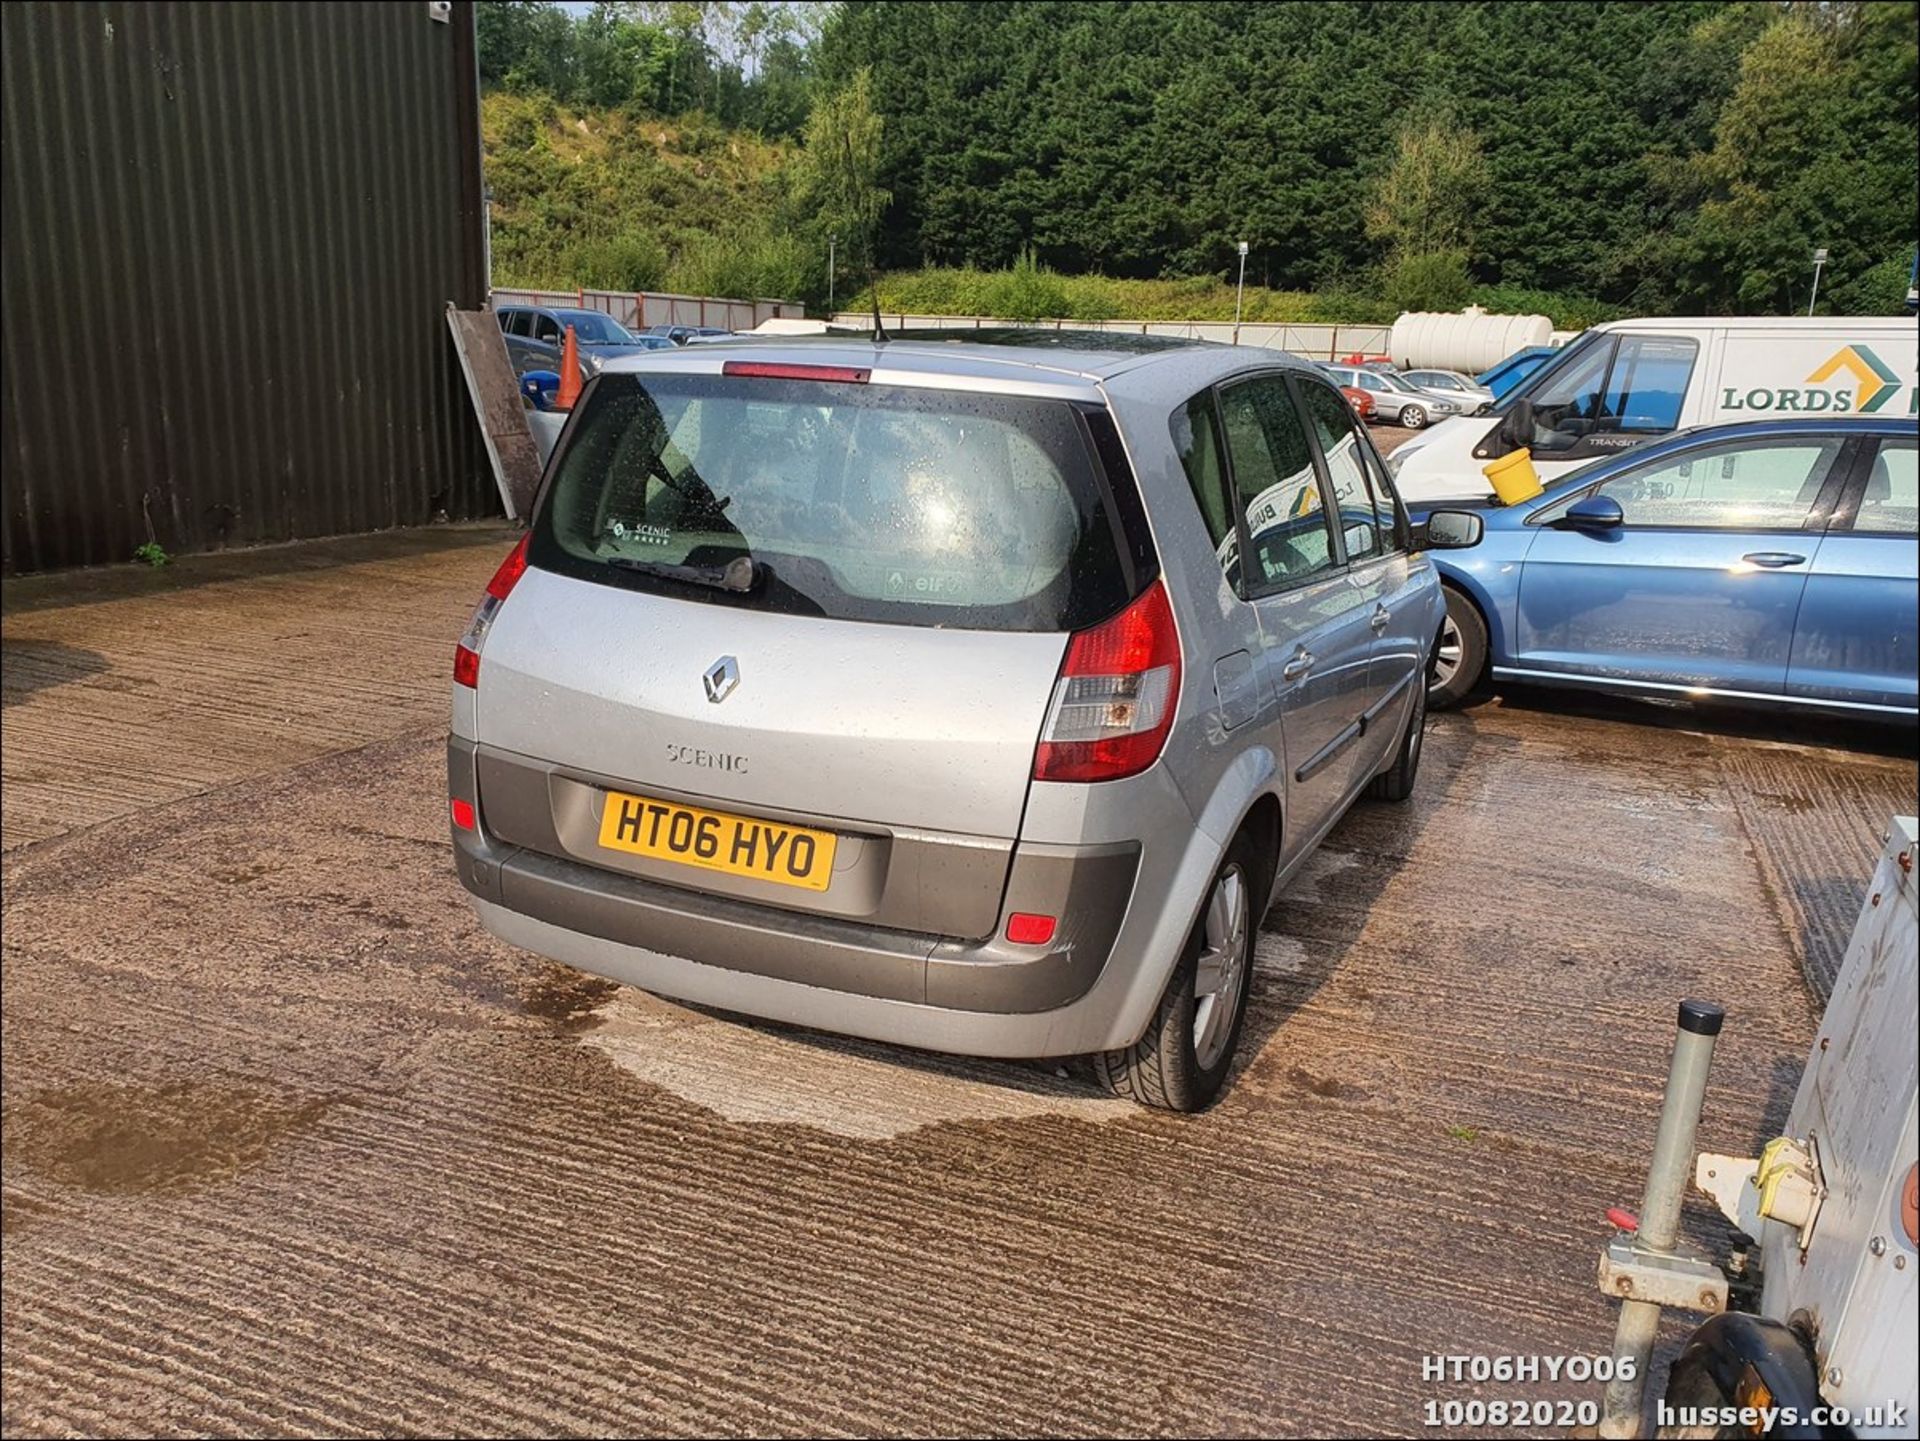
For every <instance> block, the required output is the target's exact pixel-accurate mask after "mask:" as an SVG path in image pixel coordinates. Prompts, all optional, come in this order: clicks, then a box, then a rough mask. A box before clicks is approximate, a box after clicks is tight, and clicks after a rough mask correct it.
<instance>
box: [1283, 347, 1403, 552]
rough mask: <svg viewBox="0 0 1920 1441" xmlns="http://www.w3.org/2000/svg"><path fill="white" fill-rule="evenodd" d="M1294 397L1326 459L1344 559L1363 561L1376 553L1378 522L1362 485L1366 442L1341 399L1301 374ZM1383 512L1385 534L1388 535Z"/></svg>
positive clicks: (1368, 492) (1366, 487) (1378, 547)
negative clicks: (1299, 401) (1303, 408)
mask: <svg viewBox="0 0 1920 1441" xmlns="http://www.w3.org/2000/svg"><path fill="white" fill-rule="evenodd" d="M1300 398H1301V399H1302V400H1303V401H1305V402H1306V407H1307V414H1308V415H1309V416H1311V417H1312V419H1313V429H1314V433H1315V434H1316V435H1317V436H1318V437H1319V439H1320V451H1321V453H1322V454H1323V455H1325V456H1326V458H1327V479H1328V481H1329V482H1331V484H1332V486H1333V504H1334V508H1335V509H1336V510H1337V511H1338V512H1339V516H1340V531H1341V534H1342V535H1343V536H1344V537H1345V539H1346V543H1347V559H1348V560H1354V561H1360V560H1367V559H1370V558H1371V557H1373V556H1375V555H1378V554H1380V552H1381V550H1382V546H1381V543H1380V523H1379V520H1378V519H1377V517H1376V513H1375V505H1374V498H1373V491H1372V489H1371V488H1370V487H1369V485H1368V483H1367V462H1366V442H1365V441H1364V440H1362V439H1361V438H1360V433H1359V432H1358V431H1356V430H1355V429H1354V427H1353V412H1352V411H1351V410H1350V409H1349V408H1348V407H1347V403H1346V401H1344V400H1342V399H1341V398H1340V397H1339V396H1337V395H1335V394H1334V393H1333V392H1332V391H1331V390H1329V389H1327V387H1326V386H1324V385H1321V384H1320V383H1319V382H1317V381H1312V380H1307V379H1305V378H1302V379H1301V381H1300ZM1392 526H1393V522H1392V518H1391V515H1390V514H1389V517H1388V520H1387V534H1388V535H1389V536H1391V535H1392V534H1393V529H1392Z"/></svg>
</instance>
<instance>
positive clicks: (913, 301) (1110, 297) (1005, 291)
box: [843, 260, 1622, 329]
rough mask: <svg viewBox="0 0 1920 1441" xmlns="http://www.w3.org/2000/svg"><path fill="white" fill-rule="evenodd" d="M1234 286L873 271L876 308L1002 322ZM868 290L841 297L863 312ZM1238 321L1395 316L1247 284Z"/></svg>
mask: <svg viewBox="0 0 1920 1441" xmlns="http://www.w3.org/2000/svg"><path fill="white" fill-rule="evenodd" d="M1233 300H1234V288H1233V286H1232V285H1230V284H1228V283H1227V282H1225V281H1223V280H1221V279H1220V278H1219V277H1217V276H1211V275H1200V276H1193V277H1190V278H1187V279H1182V280H1115V279H1112V278H1110V277H1107V276H1104V275H1061V274H1058V273H1056V272H1054V271H1052V270H1049V269H1048V268H1047V267H1046V266H1044V265H1037V264H1034V263H1032V262H1031V261H1027V260H1023V261H1022V262H1021V263H1019V264H1017V265H1015V266H1013V267H1012V268H1011V269H1008V270H973V269H965V268H938V267H931V268H927V269H922V270H901V271H893V272H890V273H888V274H886V275H883V276H881V277H880V305H881V308H882V309H883V310H888V311H899V312H903V313H905V314H909V315H994V316H1001V317H1004V318H1006V319H1009V320H1055V319H1065V320H1232V319H1233ZM1473 300H1474V303H1476V304H1478V305H1483V306H1485V307H1486V308H1487V309H1488V310H1491V311H1495V312H1498V313H1502V314H1529V315H1530V314H1540V315H1545V316H1547V317H1548V318H1549V319H1550V320H1552V321H1553V323H1554V324H1555V325H1556V326H1561V327H1565V328H1567V329H1584V328H1585V327H1587V326H1589V325H1597V324H1598V323H1600V322H1601V321H1603V320H1611V319H1614V318H1616V317H1617V316H1618V315H1620V314H1621V313H1622V312H1620V311H1619V310H1617V309H1615V308H1614V307H1612V306H1609V305H1604V304H1602V303H1601V302H1599V301H1595V300H1589V299H1586V298H1584V297H1581V296H1565V295H1554V294H1550V293H1547V292H1544V291H1530V290H1520V289H1516V288H1514V287H1510V286H1480V287H1477V288H1476V289H1475V291H1474V293H1473ZM872 304H873V301H872V300H871V298H870V297H869V295H868V293H867V291H866V289H865V287H862V288H861V289H860V290H859V292H858V293H857V294H856V295H854V296H853V297H852V298H851V299H849V300H848V301H846V302H845V303H844V306H843V308H845V309H848V310H855V309H869V308H871V307H872ZM1240 314H1241V319H1242V320H1243V321H1247V322H1250V323H1259V324H1276V323H1279V324H1329V325H1365V324H1379V325H1386V324H1389V323H1391V322H1392V321H1393V319H1394V317H1395V316H1396V315H1398V314H1399V311H1398V309H1397V307H1395V306H1393V305H1391V304H1389V303H1388V302H1387V301H1386V300H1384V299H1383V298H1381V296H1380V295H1379V293H1378V291H1377V290H1365V291H1362V290H1350V291H1323V292H1320V293H1318V294H1315V293H1312V292H1309V291H1304V290H1269V289H1266V288H1264V287H1262V286H1257V285H1249V286H1248V287H1247V288H1246V294H1245V297H1244V300H1243V304H1242V308H1241V313H1240Z"/></svg>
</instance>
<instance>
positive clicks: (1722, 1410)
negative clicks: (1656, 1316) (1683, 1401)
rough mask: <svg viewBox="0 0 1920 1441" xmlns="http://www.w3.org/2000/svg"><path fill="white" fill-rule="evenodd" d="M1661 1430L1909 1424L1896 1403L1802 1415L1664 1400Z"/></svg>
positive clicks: (1761, 1432) (1891, 1427)
mask: <svg viewBox="0 0 1920 1441" xmlns="http://www.w3.org/2000/svg"><path fill="white" fill-rule="evenodd" d="M1658 1420H1659V1424H1660V1428H1661V1429H1662V1430H1663V1431H1664V1430H1665V1429H1666V1428H1667V1427H1669V1426H1676V1427H1678V1426H1700V1427H1705V1428H1709V1429H1711V1428H1714V1427H1723V1426H1738V1427H1739V1428H1740V1429H1741V1430H1742V1431H1744V1432H1746V1433H1747V1434H1748V1435H1751V1436H1771V1435H1773V1433H1774V1428H1775V1427H1776V1426H1822V1427H1831V1428H1832V1429H1834V1430H1837V1431H1846V1430H1859V1429H1862V1428H1864V1429H1868V1430H1875V1431H1878V1430H1888V1431H1898V1430H1900V1429H1901V1428H1903V1427H1906V1426H1908V1425H1910V1424H1911V1418H1910V1416H1909V1415H1908V1412H1907V1408H1906V1407H1905V1406H1904V1405H1902V1404H1901V1403H1900V1402H1898V1401H1890V1402H1888V1403H1887V1404H1886V1405H1885V1406H1867V1407H1863V1408H1861V1409H1860V1410H1857V1411H1856V1410H1849V1409H1848V1408H1847V1407H1845V1406H1815V1407H1814V1408H1813V1409H1812V1410H1810V1411H1808V1412H1805V1413H1804V1414H1803V1413H1802V1412H1801V1410H1800V1408H1799V1407H1798V1406H1669V1405H1668V1404H1667V1403H1666V1400H1665V1399H1664V1398H1663V1399H1662V1400H1661V1402H1660V1406H1659V1411H1658Z"/></svg>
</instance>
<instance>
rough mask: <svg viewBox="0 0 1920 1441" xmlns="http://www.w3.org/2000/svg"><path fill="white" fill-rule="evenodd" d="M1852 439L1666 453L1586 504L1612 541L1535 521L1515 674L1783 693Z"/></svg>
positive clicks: (1598, 490)
mask: <svg viewBox="0 0 1920 1441" xmlns="http://www.w3.org/2000/svg"><path fill="white" fill-rule="evenodd" d="M1842 445H1843V442H1842V441H1841V440H1839V439H1830V438H1825V437H1820V436H1784V437H1773V438H1747V439H1741V440H1731V441H1720V442H1716V443H1711V444H1705V445H1699V446H1692V447H1689V448H1687V449H1685V450H1682V451H1678V452H1668V453H1666V454H1664V455H1661V456H1658V457H1656V458H1654V459H1652V460H1649V461H1646V462H1644V463H1642V464H1640V465H1637V466H1632V467H1630V468H1628V469H1626V470H1622V471H1618V472H1616V473H1615V474H1614V475H1613V476H1612V477H1611V478H1609V479H1608V480H1606V481H1604V482H1603V483H1601V484H1600V485H1598V486H1596V487H1594V488H1592V489H1591V490H1590V491H1584V492H1581V494H1583V495H1585V494H1593V495H1600V496H1606V497H1608V498H1610V499H1612V500H1614V501H1616V502H1618V504H1619V506H1620V509H1621V512H1622V514H1623V516H1624V517H1625V523H1624V524H1623V525H1621V526H1620V527H1618V528H1617V529H1613V530H1603V531H1595V530H1575V529H1565V528H1561V526H1560V525H1559V524H1557V521H1558V518H1559V516H1560V515H1561V514H1562V513H1563V512H1564V510H1565V508H1566V504H1567V502H1562V503H1560V504H1558V505H1556V506H1554V507H1553V508H1552V509H1551V510H1549V511H1547V512H1544V513H1543V514H1542V515H1541V516H1540V517H1538V518H1537V521H1536V523H1538V524H1540V526H1541V529H1540V533H1539V534H1538V535H1537V536H1536V537H1535V539H1534V542H1533V544H1532V546H1531V547H1529V549H1528V551H1527V558H1526V561H1525V563H1524V564H1523V566H1522V567H1521V575H1520V599H1519V607H1518V612H1519V613H1518V625H1517V628H1516V630H1517V635H1516V647H1515V651H1516V654H1515V664H1516V666H1517V667H1518V668H1520V669H1521V670H1532V671H1537V672H1541V673H1546V674H1556V673H1557V674H1569V675H1582V676H1592V677H1595V678H1599V679H1609V680H1617V681H1624V682H1630V681H1636V680H1639V681H1651V682H1654V683H1656V684H1661V685H1670V686H1684V687H1698V688H1709V689H1716V690H1732V691H1746V692H1752V693H1756V694H1762V695H1777V694H1779V693H1781V692H1782V691H1784V690H1785V688H1786V682H1787V662H1788V656H1789V654H1790V652H1791V649H1792V645H1793V634H1794V623H1795V619H1796V617H1797V615H1798V614H1799V610H1800V599H1801V595H1802V593H1803V592H1804V591H1805V589H1806V584H1807V576H1808V575H1809V573H1810V572H1811V571H1812V569H1813V560H1814V556H1815V554H1816V552H1817V551H1818V550H1819V547H1820V539H1821V532H1822V530H1824V528H1825V525H1826V519H1827V516H1828V515H1829V514H1830V513H1831V511H1832V507H1833V504H1834V501H1835V499H1836V498H1837V494H1838V479H1839V475H1838V461H1839V457H1840V454H1841V450H1842Z"/></svg>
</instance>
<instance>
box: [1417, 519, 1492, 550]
mask: <svg viewBox="0 0 1920 1441" xmlns="http://www.w3.org/2000/svg"><path fill="white" fill-rule="evenodd" d="M1486 531H1487V522H1486V520H1485V518H1484V517H1483V516H1481V515H1480V514H1479V513H1478V512H1476V511H1471V510H1436V511H1434V512H1433V513H1432V514H1430V515H1429V516H1428V517H1427V524H1426V532H1427V549H1429V550H1465V549H1467V548H1468V547H1469V546H1475V545H1478V544H1480V538H1481V537H1482V536H1483V535H1485V534H1486Z"/></svg>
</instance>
